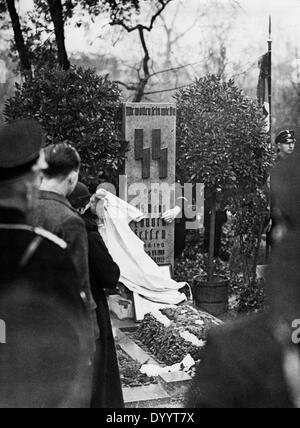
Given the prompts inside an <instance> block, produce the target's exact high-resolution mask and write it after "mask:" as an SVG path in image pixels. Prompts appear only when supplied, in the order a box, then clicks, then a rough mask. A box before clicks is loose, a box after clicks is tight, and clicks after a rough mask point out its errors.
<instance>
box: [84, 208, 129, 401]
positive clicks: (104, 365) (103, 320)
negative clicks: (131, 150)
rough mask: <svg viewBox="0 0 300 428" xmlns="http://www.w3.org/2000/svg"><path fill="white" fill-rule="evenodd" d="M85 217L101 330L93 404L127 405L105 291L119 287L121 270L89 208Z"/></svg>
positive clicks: (92, 284) (90, 264)
mask: <svg viewBox="0 0 300 428" xmlns="http://www.w3.org/2000/svg"><path fill="white" fill-rule="evenodd" d="M83 218H84V220H85V223H86V227H87V231H88V241H89V266H90V279H91V287H92V292H93V296H94V299H95V301H96V304H97V319H98V324H99V329H100V340H99V342H98V346H97V362H96V365H95V376H94V394H93V400H92V407H93V408H123V407H124V402H123V394H122V388H121V381H120V373H119V366H118V359H117V354H116V348H115V341H114V337H113V332H112V325H111V320H110V314H109V307H108V303H107V297H106V294H105V290H112V289H114V288H116V287H117V284H118V281H119V278H120V269H119V267H118V265H117V264H116V263H115V262H114V260H113V259H112V257H111V255H110V254H109V252H108V249H107V247H106V245H105V243H104V241H103V239H102V238H101V235H100V234H99V231H98V226H97V223H96V221H95V219H94V217H93V215H92V214H91V212H90V211H88V212H87V213H86V214H85V215H84V217H83Z"/></svg>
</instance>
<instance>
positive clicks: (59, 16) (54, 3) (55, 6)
mask: <svg viewBox="0 0 300 428" xmlns="http://www.w3.org/2000/svg"><path fill="white" fill-rule="evenodd" d="M48 4H49V9H50V14H51V19H52V21H53V24H54V30H55V38H56V45H57V49H58V62H59V65H60V67H61V68H62V69H63V70H69V69H70V66H71V64H70V61H69V58H68V54H67V50H66V45H65V23H64V18H63V7H62V2H61V0H48Z"/></svg>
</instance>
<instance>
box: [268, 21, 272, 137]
mask: <svg viewBox="0 0 300 428" xmlns="http://www.w3.org/2000/svg"><path fill="white" fill-rule="evenodd" d="M272 43H273V39H272V16H271V15H270V16H269V38H268V56H269V76H268V93H269V109H270V138H271V139H272Z"/></svg>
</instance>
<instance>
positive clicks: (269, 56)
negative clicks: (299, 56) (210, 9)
mask: <svg viewBox="0 0 300 428" xmlns="http://www.w3.org/2000/svg"><path fill="white" fill-rule="evenodd" d="M272 43H273V39H272V16H271V15H270V16H269V38H268V60H269V73H268V96H269V100H268V101H269V110H270V113H269V114H270V116H269V117H270V147H272V117H273V116H272V113H273V109H272ZM270 254H271V246H270V242H269V241H268V239H267V243H266V263H267V264H268V263H269V260H270Z"/></svg>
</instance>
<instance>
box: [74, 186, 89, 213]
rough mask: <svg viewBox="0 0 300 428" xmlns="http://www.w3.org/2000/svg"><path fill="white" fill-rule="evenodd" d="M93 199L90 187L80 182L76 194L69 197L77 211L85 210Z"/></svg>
mask: <svg viewBox="0 0 300 428" xmlns="http://www.w3.org/2000/svg"><path fill="white" fill-rule="evenodd" d="M91 197H92V195H91V194H90V191H89V189H88V187H87V186H86V185H85V184H83V183H81V182H78V184H77V186H76V188H75V190H74V192H73V193H72V194H71V196H70V197H69V201H70V203H71V205H72V206H73V207H74V208H76V209H78V208H85V207H86V206H87V204H88V203H89V201H90V199H91Z"/></svg>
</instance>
